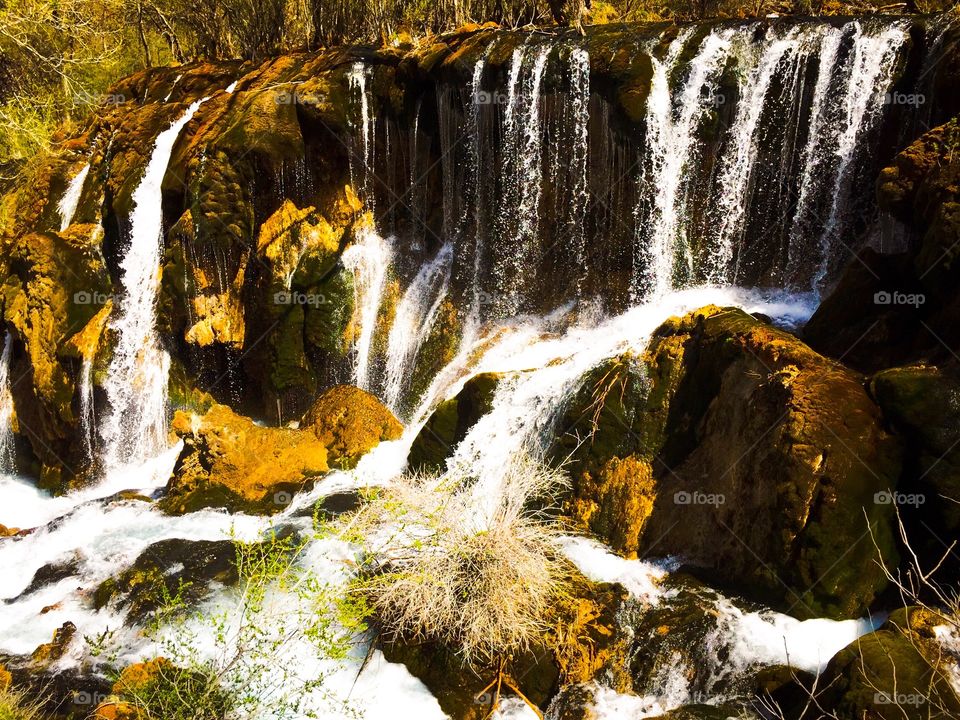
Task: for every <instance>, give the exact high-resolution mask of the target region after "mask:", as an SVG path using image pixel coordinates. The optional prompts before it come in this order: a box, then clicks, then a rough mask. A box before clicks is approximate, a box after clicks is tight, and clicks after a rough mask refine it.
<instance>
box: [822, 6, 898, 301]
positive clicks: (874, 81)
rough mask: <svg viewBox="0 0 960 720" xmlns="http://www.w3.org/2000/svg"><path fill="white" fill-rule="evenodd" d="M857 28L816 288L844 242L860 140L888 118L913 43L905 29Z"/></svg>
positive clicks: (895, 26)
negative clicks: (906, 48) (899, 67)
mask: <svg viewBox="0 0 960 720" xmlns="http://www.w3.org/2000/svg"><path fill="white" fill-rule="evenodd" d="M856 28H857V36H856V42H855V43H854V47H853V58H852V60H851V61H850V68H849V70H848V78H849V79H848V81H847V90H846V96H845V97H844V101H843V104H842V106H841V107H842V108H843V115H842V119H841V121H840V125H839V128H840V134H839V136H838V137H837V140H836V150H835V154H836V158H837V161H838V166H837V169H836V172H835V174H834V177H833V184H832V187H831V190H832V191H831V193H830V198H831V201H830V213H829V216H828V218H827V221H826V227H825V228H824V230H823V235H822V237H821V261H820V267H819V270H818V271H817V273H816V276H815V277H814V287H816V286H817V285H819V284H820V282H821V281H822V280H823V279H824V278H825V277H826V275H827V271H828V269H829V264H830V260H831V258H832V255H833V246H834V244H835V243H836V242H841V243H842V242H843V241H842V240H840V239H839V237H838V235H840V234H841V231H842V229H843V227H844V226H845V217H844V211H845V209H846V207H847V204H848V201H849V197H850V194H851V187H850V183H851V174H852V172H853V167H854V164H855V160H856V159H857V157H858V155H859V153H860V151H861V149H862V144H861V143H860V138H861V137H863V136H864V135H865V134H866V133H868V132H869V131H870V129H871V128H872V127H873V125H874V123H875V122H876V121H877V120H878V118H879V117H880V115H881V114H882V111H883V108H884V101H885V97H886V94H887V91H888V90H889V89H890V84H891V82H892V80H893V71H894V69H895V68H896V63H897V60H898V59H899V55H900V48H901V47H902V46H903V44H904V43H905V42H906V40H907V31H906V29H905V27H904V26H903V25H902V24H894V25H891V26H889V27H887V28H886V29H885V30H884V31H883V32H882V33H881V34H880V35H864V34H863V33H862V31H861V27H860V23H859V22H857V23H856Z"/></svg>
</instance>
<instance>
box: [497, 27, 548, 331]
mask: <svg viewBox="0 0 960 720" xmlns="http://www.w3.org/2000/svg"><path fill="white" fill-rule="evenodd" d="M551 50H552V47H551V46H550V45H544V46H542V47H539V48H533V49H530V50H528V48H526V47H521V48H518V49H517V50H515V51H514V53H513V56H512V58H511V60H510V79H509V90H508V93H507V106H506V110H505V117H504V135H505V139H504V142H505V151H504V154H503V157H505V158H507V159H508V160H509V162H508V163H505V164H504V166H503V172H502V174H501V179H502V180H501V183H502V190H503V193H504V197H503V205H502V209H501V212H500V217H499V219H498V222H497V225H496V229H495V232H496V239H495V245H496V250H495V257H496V259H495V263H494V275H495V276H496V277H497V278H498V279H500V281H501V282H500V284H499V286H498V288H497V297H496V298H495V303H496V305H497V310H498V312H499V313H500V314H502V315H514V314H516V313H517V312H518V311H519V310H520V307H521V304H522V301H523V296H522V290H523V288H522V282H521V278H522V277H523V270H524V268H525V267H526V266H527V265H528V264H529V263H530V262H532V261H534V260H536V259H537V257H536V255H537V250H536V249H537V246H538V243H537V229H538V222H539V211H540V194H541V186H542V171H543V168H542V156H541V151H542V148H543V142H542V140H543V139H542V135H541V110H540V103H541V98H540V88H541V85H542V83H543V78H544V74H545V72H546V68H547V60H548V59H549V57H550V52H551ZM528 53H529V54H530V55H531V56H532V57H533V60H532V63H531V64H530V68H529V72H528V73H526V74H525V73H524V70H525V58H526V57H527V56H528Z"/></svg>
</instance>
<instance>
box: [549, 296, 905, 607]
mask: <svg viewBox="0 0 960 720" xmlns="http://www.w3.org/2000/svg"><path fill="white" fill-rule="evenodd" d="M863 385H864V380H863V378H862V377H861V376H859V375H858V374H857V373H855V372H852V371H850V370H848V369H847V368H844V367H843V366H842V365H839V364H838V363H836V362H833V361H831V360H828V359H826V358H824V357H822V356H821V355H818V354H817V353H816V352H814V351H813V350H811V349H810V348H809V347H807V346H806V345H804V344H803V343H802V342H800V341H799V340H798V339H797V338H796V337H794V336H793V335H790V334H789V333H787V332H785V331H782V330H778V329H776V328H774V327H771V326H770V325H768V324H766V323H765V322H763V321H761V320H758V319H756V318H754V317H752V316H750V315H749V314H747V313H745V312H743V311H741V310H738V309H735V308H719V307H715V306H707V307H705V308H702V309H701V310H698V311H695V312H693V313H690V314H688V315H686V316H684V317H682V318H673V319H671V320H668V321H667V322H666V323H664V324H663V325H662V326H661V327H660V328H659V329H658V330H657V331H655V332H654V334H653V337H652V338H651V341H650V344H649V347H648V349H647V351H646V352H645V353H644V355H643V356H642V357H634V356H624V357H620V358H616V359H613V360H611V361H609V362H608V363H606V364H604V365H602V366H600V367H598V368H597V369H595V370H594V371H593V372H591V373H589V374H588V376H587V377H586V378H585V379H584V383H583V386H582V389H581V391H580V392H579V394H578V395H577V397H575V398H574V399H573V401H572V402H571V403H570V404H569V406H568V409H567V412H566V414H565V417H564V418H562V419H561V423H560V431H561V434H560V437H559V438H558V440H557V443H556V446H555V453H556V455H557V457H560V458H562V457H567V456H570V457H571V460H572V462H571V464H570V470H571V472H572V474H573V481H574V485H573V492H572V493H571V496H570V498H569V499H568V501H567V509H568V512H569V514H570V515H571V516H572V517H573V518H574V519H575V520H577V521H578V522H579V523H580V524H582V525H583V526H584V527H585V528H586V529H589V530H590V531H592V532H594V533H596V534H598V535H599V536H601V537H603V538H605V539H606V540H608V541H609V542H610V543H611V544H612V545H613V546H614V548H615V549H617V550H619V551H620V552H623V553H626V554H628V555H635V554H636V555H643V554H646V553H649V552H654V553H656V554H657V555H678V556H681V557H683V558H684V559H685V560H687V561H688V562H689V563H691V564H692V565H695V566H699V567H701V568H702V569H703V570H704V572H705V573H707V574H710V573H713V574H716V575H717V576H718V577H719V579H721V580H723V581H724V582H734V583H737V585H738V587H740V588H742V589H744V591H746V592H748V593H749V594H751V595H753V596H754V597H756V598H757V599H760V600H764V601H767V602H771V603H774V604H776V605H777V606H780V607H783V608H785V609H786V608H790V609H791V612H792V613H793V614H798V615H801V616H816V615H829V616H832V617H848V616H851V615H857V614H860V613H862V612H864V610H865V609H866V608H867V607H869V605H870V604H871V603H872V602H873V599H874V597H875V596H876V594H877V593H878V592H879V591H880V590H881V589H882V588H883V587H884V586H885V584H886V578H885V576H884V574H883V573H882V571H881V569H880V568H879V566H877V564H876V562H875V561H876V560H877V556H876V552H877V551H876V548H875V547H874V541H875V542H876V543H877V545H878V546H879V547H880V549H881V551H882V553H883V557H884V561H885V562H887V563H895V562H896V558H897V554H896V550H895V547H894V542H893V536H892V532H891V507H890V506H889V505H888V504H884V503H878V502H876V497H877V494H878V493H885V492H889V490H890V489H891V488H895V487H896V485H897V480H898V478H899V475H900V447H899V444H898V442H897V440H896V439H895V438H894V437H893V436H891V435H890V434H889V433H888V432H887V431H886V430H885V429H884V427H883V423H882V418H881V414H880V410H879V408H878V407H877V406H876V405H875V404H874V402H873V401H872V400H871V398H870V397H869V395H868V394H867V392H866V391H865V389H864V387H863ZM583 438H586V441H585V442H581V439H583ZM871 535H872V540H871Z"/></svg>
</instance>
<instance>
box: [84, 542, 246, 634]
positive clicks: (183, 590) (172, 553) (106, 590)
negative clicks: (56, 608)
mask: <svg viewBox="0 0 960 720" xmlns="http://www.w3.org/2000/svg"><path fill="white" fill-rule="evenodd" d="M236 553H237V550H236V547H235V546H234V543H233V542H232V541H229V540H180V539H175V540H161V541H160V542H156V543H154V544H152V545H151V546H150V547H148V548H147V549H146V550H144V551H143V552H142V553H140V555H139V556H138V557H137V559H136V561H134V563H133V565H131V566H130V567H129V568H127V569H126V570H123V571H122V572H121V573H120V574H118V575H116V576H114V577H111V578H108V579H107V580H105V581H103V582H102V583H101V584H100V585H99V586H98V587H97V588H96V590H94V592H93V606H94V608H96V609H97V610H99V609H100V608H102V607H104V606H106V605H107V604H108V603H114V604H116V605H118V606H121V607H125V608H127V610H128V612H129V614H130V616H131V617H133V618H135V619H137V620H139V619H142V618H143V617H144V616H146V615H147V614H149V613H150V612H152V611H153V610H156V609H157V608H158V607H161V606H162V605H163V604H164V603H165V602H166V599H167V598H172V597H176V596H177V595H178V593H180V594H181V595H182V599H183V600H184V601H185V602H188V603H196V602H197V601H199V600H202V599H203V598H204V597H206V596H207V594H208V593H209V591H210V586H211V584H214V583H216V584H220V585H232V584H234V583H235V582H236V581H237V579H238V575H237V568H236Z"/></svg>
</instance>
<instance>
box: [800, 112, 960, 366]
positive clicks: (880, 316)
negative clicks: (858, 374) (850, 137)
mask: <svg viewBox="0 0 960 720" xmlns="http://www.w3.org/2000/svg"><path fill="white" fill-rule="evenodd" d="M958 141H960V119H958V118H954V119H953V120H950V121H949V122H947V123H945V124H943V125H940V126H939V127H936V128H933V129H932V130H929V131H928V132H926V133H924V134H923V135H922V136H921V137H920V138H919V139H917V140H915V141H914V142H913V143H911V144H910V145H909V146H908V147H907V148H905V149H904V150H903V151H902V152H900V153H899V154H898V155H897V156H896V158H894V161H893V163H892V164H891V165H890V166H888V167H887V168H885V169H884V170H883V171H882V172H881V174H880V178H879V180H878V182H877V196H878V201H879V204H880V207H881V209H883V210H884V211H886V212H887V213H889V215H890V217H891V218H892V220H895V221H897V222H899V223H900V224H901V229H902V230H904V231H905V232H906V235H907V243H906V244H907V249H906V250H905V252H903V253H901V254H899V255H893V256H883V255H879V254H878V253H876V252H873V251H871V250H864V251H862V252H860V253H859V254H858V256H857V257H856V258H854V259H853V260H852V261H851V262H850V263H849V264H848V266H847V267H846V268H845V270H844V272H843V274H842V275H841V277H840V279H839V280H838V282H837V283H836V287H835V288H834V289H833V291H832V292H831V294H830V295H829V296H828V297H827V298H826V299H825V300H824V302H823V303H822V304H821V306H820V308H818V310H817V312H816V313H815V314H814V316H813V317H812V318H811V319H810V322H809V324H808V326H807V328H806V330H805V337H807V338H808V339H809V342H810V343H811V345H812V346H813V347H814V348H815V349H817V350H819V351H820V352H824V353H826V354H829V355H832V356H834V357H842V358H843V360H844V362H847V363H848V364H850V365H853V366H854V367H857V368H859V369H862V370H864V371H876V370H881V369H884V368H888V367H891V366H893V365H901V364H906V363H909V362H912V361H921V360H922V361H927V362H934V363H939V362H941V361H948V360H950V359H952V352H953V351H952V350H951V348H956V347H957V346H958V345H960V331H958V327H960V324H958V322H957V320H958V318H960V293H958V292H957V288H958V287H960V194H958V180H960V157H958V155H957V152H956V147H957V143H958ZM887 224H888V225H890V226H893V225H894V223H893V222H892V221H891V220H888V221H887ZM891 229H893V230H896V228H891Z"/></svg>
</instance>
